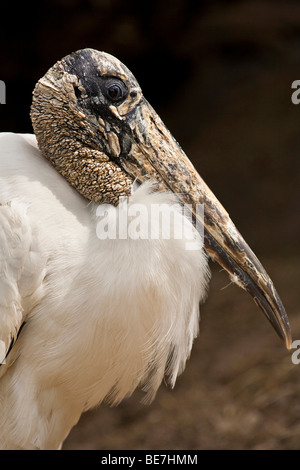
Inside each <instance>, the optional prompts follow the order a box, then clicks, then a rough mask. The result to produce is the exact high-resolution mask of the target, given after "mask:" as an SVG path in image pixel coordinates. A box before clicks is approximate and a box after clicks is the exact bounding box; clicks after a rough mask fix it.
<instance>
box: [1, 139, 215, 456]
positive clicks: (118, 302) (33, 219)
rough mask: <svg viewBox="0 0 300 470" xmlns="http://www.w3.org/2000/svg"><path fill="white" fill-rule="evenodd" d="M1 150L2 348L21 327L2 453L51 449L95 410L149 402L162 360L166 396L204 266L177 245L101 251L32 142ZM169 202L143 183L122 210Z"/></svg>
mask: <svg viewBox="0 0 300 470" xmlns="http://www.w3.org/2000/svg"><path fill="white" fill-rule="evenodd" d="M0 148H1V153H0V174H1V180H0V201H1V206H0V217H1V219H0V220H1V232H0V238H1V245H0V249H1V278H0V292H1V296H0V305H1V307H0V308H1V316H0V322H1V323H0V331H1V339H2V341H5V342H7V343H9V342H10V335H11V333H13V334H15V333H16V332H17V331H18V329H19V327H20V325H21V324H22V322H23V321H25V322H26V323H25V325H24V327H23V329H22V332H21V334H20V336H19V338H18V340H17V341H16V343H15V345H14V347H13V348H12V350H11V353H10V354H9V355H8V358H7V362H6V364H5V365H2V366H1V367H0V373H1V374H4V375H3V377H2V378H1V380H0V397H1V402H0V443H1V447H2V448H8V449H11V448H15V447H16V443H18V444H17V445H18V447H19V448H24V449H31V448H45V449H52V448H58V447H59V446H60V444H61V443H62V441H63V440H64V438H65V437H66V435H67V434H68V432H69V430H70V428H71V427H72V426H74V424H75V423H76V422H77V421H78V419H79V416H80V414H81V413H82V411H84V410H86V409H88V408H90V407H92V406H95V405H96V404H98V403H99V402H100V401H102V400H103V399H104V398H106V399H109V401H111V402H114V403H117V402H119V401H120V400H121V399H123V398H124V397H125V396H126V395H128V394H130V393H132V392H133V391H134V389H135V388H136V387H137V386H138V385H139V384H142V385H143V386H144V387H145V389H146V390H147V393H148V394H149V399H151V398H153V396H154V394H155V391H156V390H157V388H158V386H159V385H160V383H161V380H162V378H163V375H164V372H165V367H166V363H167V360H168V356H169V353H170V352H171V353H172V357H171V360H170V362H168V375H169V376H170V381H171V383H172V385H173V384H174V382H175V379H176V376H177V374H178V373H179V372H181V371H182V370H183V368H184V365H185V361H186V359H187V357H188V356H189V353H190V349H191V346H192V341H193V338H194V337H195V336H196V334H197V332H198V306H199V300H200V299H203V297H204V295H205V291H206V282H207V279H208V270H207V263H206V256H205V255H204V253H203V251H202V250H199V251H189V250H186V249H185V240H184V239H181V240H175V239H171V240H130V239H128V240H99V238H98V237H97V235H96V224H97V217H96V216H95V209H96V204H94V203H91V202H89V201H87V200H86V199H84V198H83V197H82V196H80V195H79V194H78V193H77V192H76V191H75V190H74V189H72V188H71V187H70V185H69V184H68V183H67V182H66V181H65V180H64V179H63V178H62V177H61V176H60V175H59V174H58V173H57V172H56V170H54V168H53V167H52V166H51V165H50V164H49V163H48V162H47V161H46V160H45V159H44V157H43V156H42V155H41V153H40V152H39V150H38V149H37V145H36V140H35V137H34V136H32V135H16V134H2V135H1V137H0ZM169 202H170V196H169V195H167V194H166V195H164V194H163V193H152V191H151V186H150V185H149V184H148V183H144V184H143V185H141V186H140V187H139V188H138V189H137V190H136V191H135V192H134V194H133V195H132V196H131V197H130V201H129V204H130V203H143V204H145V205H150V204H151V203H169ZM112 210H115V208H113V207H112ZM190 236H192V234H191V235H190ZM120 358H121V359H120ZM169 359H170V358H169ZM37 397H38V399H37Z"/></svg>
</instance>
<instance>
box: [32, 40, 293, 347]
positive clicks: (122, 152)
mask: <svg viewBox="0 0 300 470" xmlns="http://www.w3.org/2000/svg"><path fill="white" fill-rule="evenodd" d="M31 118H32V123H33V128H34V131H35V134H36V137H37V141H38V144H39V147H40V149H41V151H42V153H43V154H44V155H45V157H47V158H48V159H49V160H50V161H51V162H52V164H53V165H54V166H55V168H56V169H57V170H58V171H59V172H60V173H61V174H62V175H63V176H64V177H65V178H66V179H67V180H68V181H69V183H70V184H71V185H72V186H73V187H74V188H75V189H76V190H77V191H79V192H80V193H81V194H82V195H83V196H84V197H86V198H87V199H90V200H92V201H94V202H97V203H102V202H105V203H111V204H115V205H116V204H118V201H119V197H120V196H124V195H129V194H130V193H131V188H132V184H133V181H135V180H136V181H138V182H141V183H142V182H144V181H146V180H149V179H151V180H153V181H154V182H155V185H156V186H155V187H156V190H168V191H172V192H173V193H176V194H177V197H178V199H179V201H180V202H181V203H182V204H185V203H188V204H190V206H191V207H195V206H196V205H197V204H203V205H204V220H202V221H201V223H202V224H203V225H204V247H205V250H206V252H207V253H208V254H209V255H210V257H211V258H212V259H213V260H215V261H217V262H218V263H219V264H220V265H221V266H222V267H223V268H224V269H225V270H226V271H227V272H228V273H229V275H230V276H231V279H232V280H233V281H234V282H236V283H237V284H238V285H239V286H240V287H242V288H243V289H245V290H246V291H248V292H249V293H250V295H251V296H252V297H253V299H254V301H255V302H256V303H257V305H258V306H259V307H261V309H262V311H263V312H264V314H265V315H266V317H267V318H268V320H269V321H270V322H271V324H272V325H273V327H274V329H275V330H276V332H277V333H278V335H279V336H280V338H281V339H282V340H283V341H284V343H285V345H286V346H287V348H290V347H291V342H292V339H291V333H290V327H289V321H288V318H287V315H286V312H285V309H284V307H283V305H282V302H281V300H280V298H279V296H278V294H277V292H276V290H275V288H274V285H273V283H272V281H271V279H270V277H269V276H268V274H267V273H266V271H265V270H264V268H263V266H262V265H261V263H260V262H259V260H258V259H257V257H256V256H255V254H254V253H253V252H252V251H251V249H250V248H249V246H248V245H247V243H246V242H245V241H244V239H243V237H242V236H241V234H240V233H239V232H238V230H237V229H236V228H235V226H234V224H233V223H232V221H231V220H230V218H229V215H228V213H227V212H226V211H225V209H224V208H223V207H222V205H221V204H220V203H219V201H218V200H217V198H216V197H215V196H214V194H213V193H212V192H211V190H210V189H209V188H208V186H207V185H206V184H205V182H204V181H203V180H202V178H201V177H200V175H199V174H198V172H197V171H196V170H195V168H194V167H193V165H192V164H191V162H190V160H189V159H188V158H187V156H186V155H185V153H184V152H183V150H182V149H181V148H180V146H179V145H178V143H177V142H176V141H175V139H174V138H173V137H172V135H171V134H170V132H169V131H168V130H167V128H166V127H165V125H164V124H163V122H162V121H161V119H160V118H159V116H158V115H157V114H156V113H155V111H154V110H153V108H152V107H151V106H150V104H149V103H148V102H147V101H146V99H145V98H144V96H143V94H142V91H141V88H140V86H139V84H138V83H137V81H136V79H135V78H134V76H133V75H132V73H131V72H130V71H129V70H128V69H127V67H125V66H124V65H123V64H122V63H121V62H120V61H119V60H117V59H116V58H115V57H113V56H111V55H109V54H106V53H104V52H98V51H95V50H93V49H83V50H79V51H77V52H74V53H72V54H70V55H69V56H67V57H65V58H64V59H62V60H61V61H59V62H57V63H56V64H55V65H54V66H53V67H52V68H51V69H50V70H49V71H48V72H47V74H46V75H45V76H44V77H43V78H41V79H40V80H39V82H38V83H37V85H36V87H35V90H34V94H33V103H32V108H31ZM194 212H195V213H194V215H195V216H198V217H199V214H196V211H194Z"/></svg>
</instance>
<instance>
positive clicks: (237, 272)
mask: <svg viewBox="0 0 300 470" xmlns="http://www.w3.org/2000/svg"><path fill="white" fill-rule="evenodd" d="M125 119H126V128H127V131H126V134H127V136H126V138H127V139H128V140H130V146H128V148H130V149H129V150H128V151H127V152H126V154H125V152H124V153H123V154H122V153H121V155H120V157H119V164H120V166H121V167H122V168H123V169H124V170H126V171H127V173H129V174H130V175H131V176H133V177H134V178H136V179H137V180H138V181H140V182H143V181H145V180H147V179H149V178H152V179H155V180H156V181H157V184H158V187H159V188H160V189H168V190H171V191H172V192H174V193H177V194H178V198H179V200H180V202H181V203H182V204H190V205H192V207H193V208H195V207H196V205H197V204H203V205H204V220H201V221H200V223H201V224H203V225H204V246H205V249H206V251H207V253H208V254H209V255H210V257H211V258H212V259H213V260H215V261H217V262H218V263H219V264H220V265H221V266H222V267H223V268H224V269H225V270H226V271H227V272H228V273H229V275H230V277H231V279H232V280H233V281H234V282H236V283H237V284H238V285H239V286H240V287H242V288H243V289H245V290H246V291H247V292H249V294H250V295H251V296H252V297H253V299H254V301H255V302H256V304H257V305H258V306H259V307H260V308H261V309H262V311H263V312H264V314H265V316H266V317H267V318H268V320H269V321H270V323H271V324H272V326H273V327H274V329H275V331H276V333H277V334H278V335H279V337H280V338H281V339H282V340H283V342H284V343H285V345H286V347H287V348H288V349H290V348H291V343H292V338H291V331H290V326H289V320H288V317H287V314H286V312H285V309H284V307H283V305H282V302H281V300H280V298H279V296H278V294H277V292H276V290H275V287H274V285H273V283H272V281H271V279H270V277H269V276H268V274H267V273H266V271H265V269H264V268H263V266H262V265H261V263H260V262H259V260H258V259H257V257H256V256H255V254H254V253H253V252H252V250H251V249H250V248H249V246H248V245H247V243H246V242H245V240H244V239H243V237H242V236H241V234H240V233H239V232H238V230H237V229H236V228H235V226H234V224H233V222H232V221H231V220H230V218H229V215H228V213H227V212H226V211H225V209H224V208H223V207H222V205H221V204H220V202H219V201H218V200H217V198H216V197H215V196H214V194H213V193H212V192H211V190H210V189H209V188H208V186H207V185H206V184H205V182H204V181H203V180H202V178H201V177H200V175H199V174H198V172H197V171H196V170H195V168H194V167H193V165H192V163H191V162H190V160H189V159H188V158H187V156H186V155H185V153H184V152H183V151H182V149H181V148H180V146H179V145H178V143H177V142H176V141H175V139H174V138H173V137H172V135H171V134H170V132H169V131H168V130H167V128H166V127H165V125H164V124H163V123H162V121H161V120H160V118H159V117H158V115H157V114H156V113H155V111H154V110H153V109H152V107H151V106H150V105H149V103H148V102H147V101H146V100H145V99H144V98H142V100H141V101H140V103H139V104H138V105H137V106H136V108H135V110H134V112H132V113H131V114H130V115H129V116H127V117H126V118H125ZM193 213H194V216H195V217H199V214H197V213H196V210H195V209H193Z"/></svg>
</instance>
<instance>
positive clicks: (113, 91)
mask: <svg viewBox="0 0 300 470" xmlns="http://www.w3.org/2000/svg"><path fill="white" fill-rule="evenodd" d="M102 91H103V94H104V95H105V97H106V98H107V99H108V100H109V101H112V102H113V103H116V102H120V101H122V100H124V99H125V98H126V97H127V95H128V89H127V86H126V85H125V83H123V82H122V80H119V79H117V78H108V79H106V80H104V81H103V86H102Z"/></svg>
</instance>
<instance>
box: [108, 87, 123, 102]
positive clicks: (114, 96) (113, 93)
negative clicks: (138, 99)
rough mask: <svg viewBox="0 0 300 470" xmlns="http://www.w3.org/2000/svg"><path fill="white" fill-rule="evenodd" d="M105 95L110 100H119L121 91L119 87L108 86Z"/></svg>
mask: <svg viewBox="0 0 300 470" xmlns="http://www.w3.org/2000/svg"><path fill="white" fill-rule="evenodd" d="M107 94H108V96H109V98H110V99H111V100H114V101H116V100H119V99H120V98H122V90H121V88H120V87H119V85H110V87H109V88H108V90H107Z"/></svg>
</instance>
